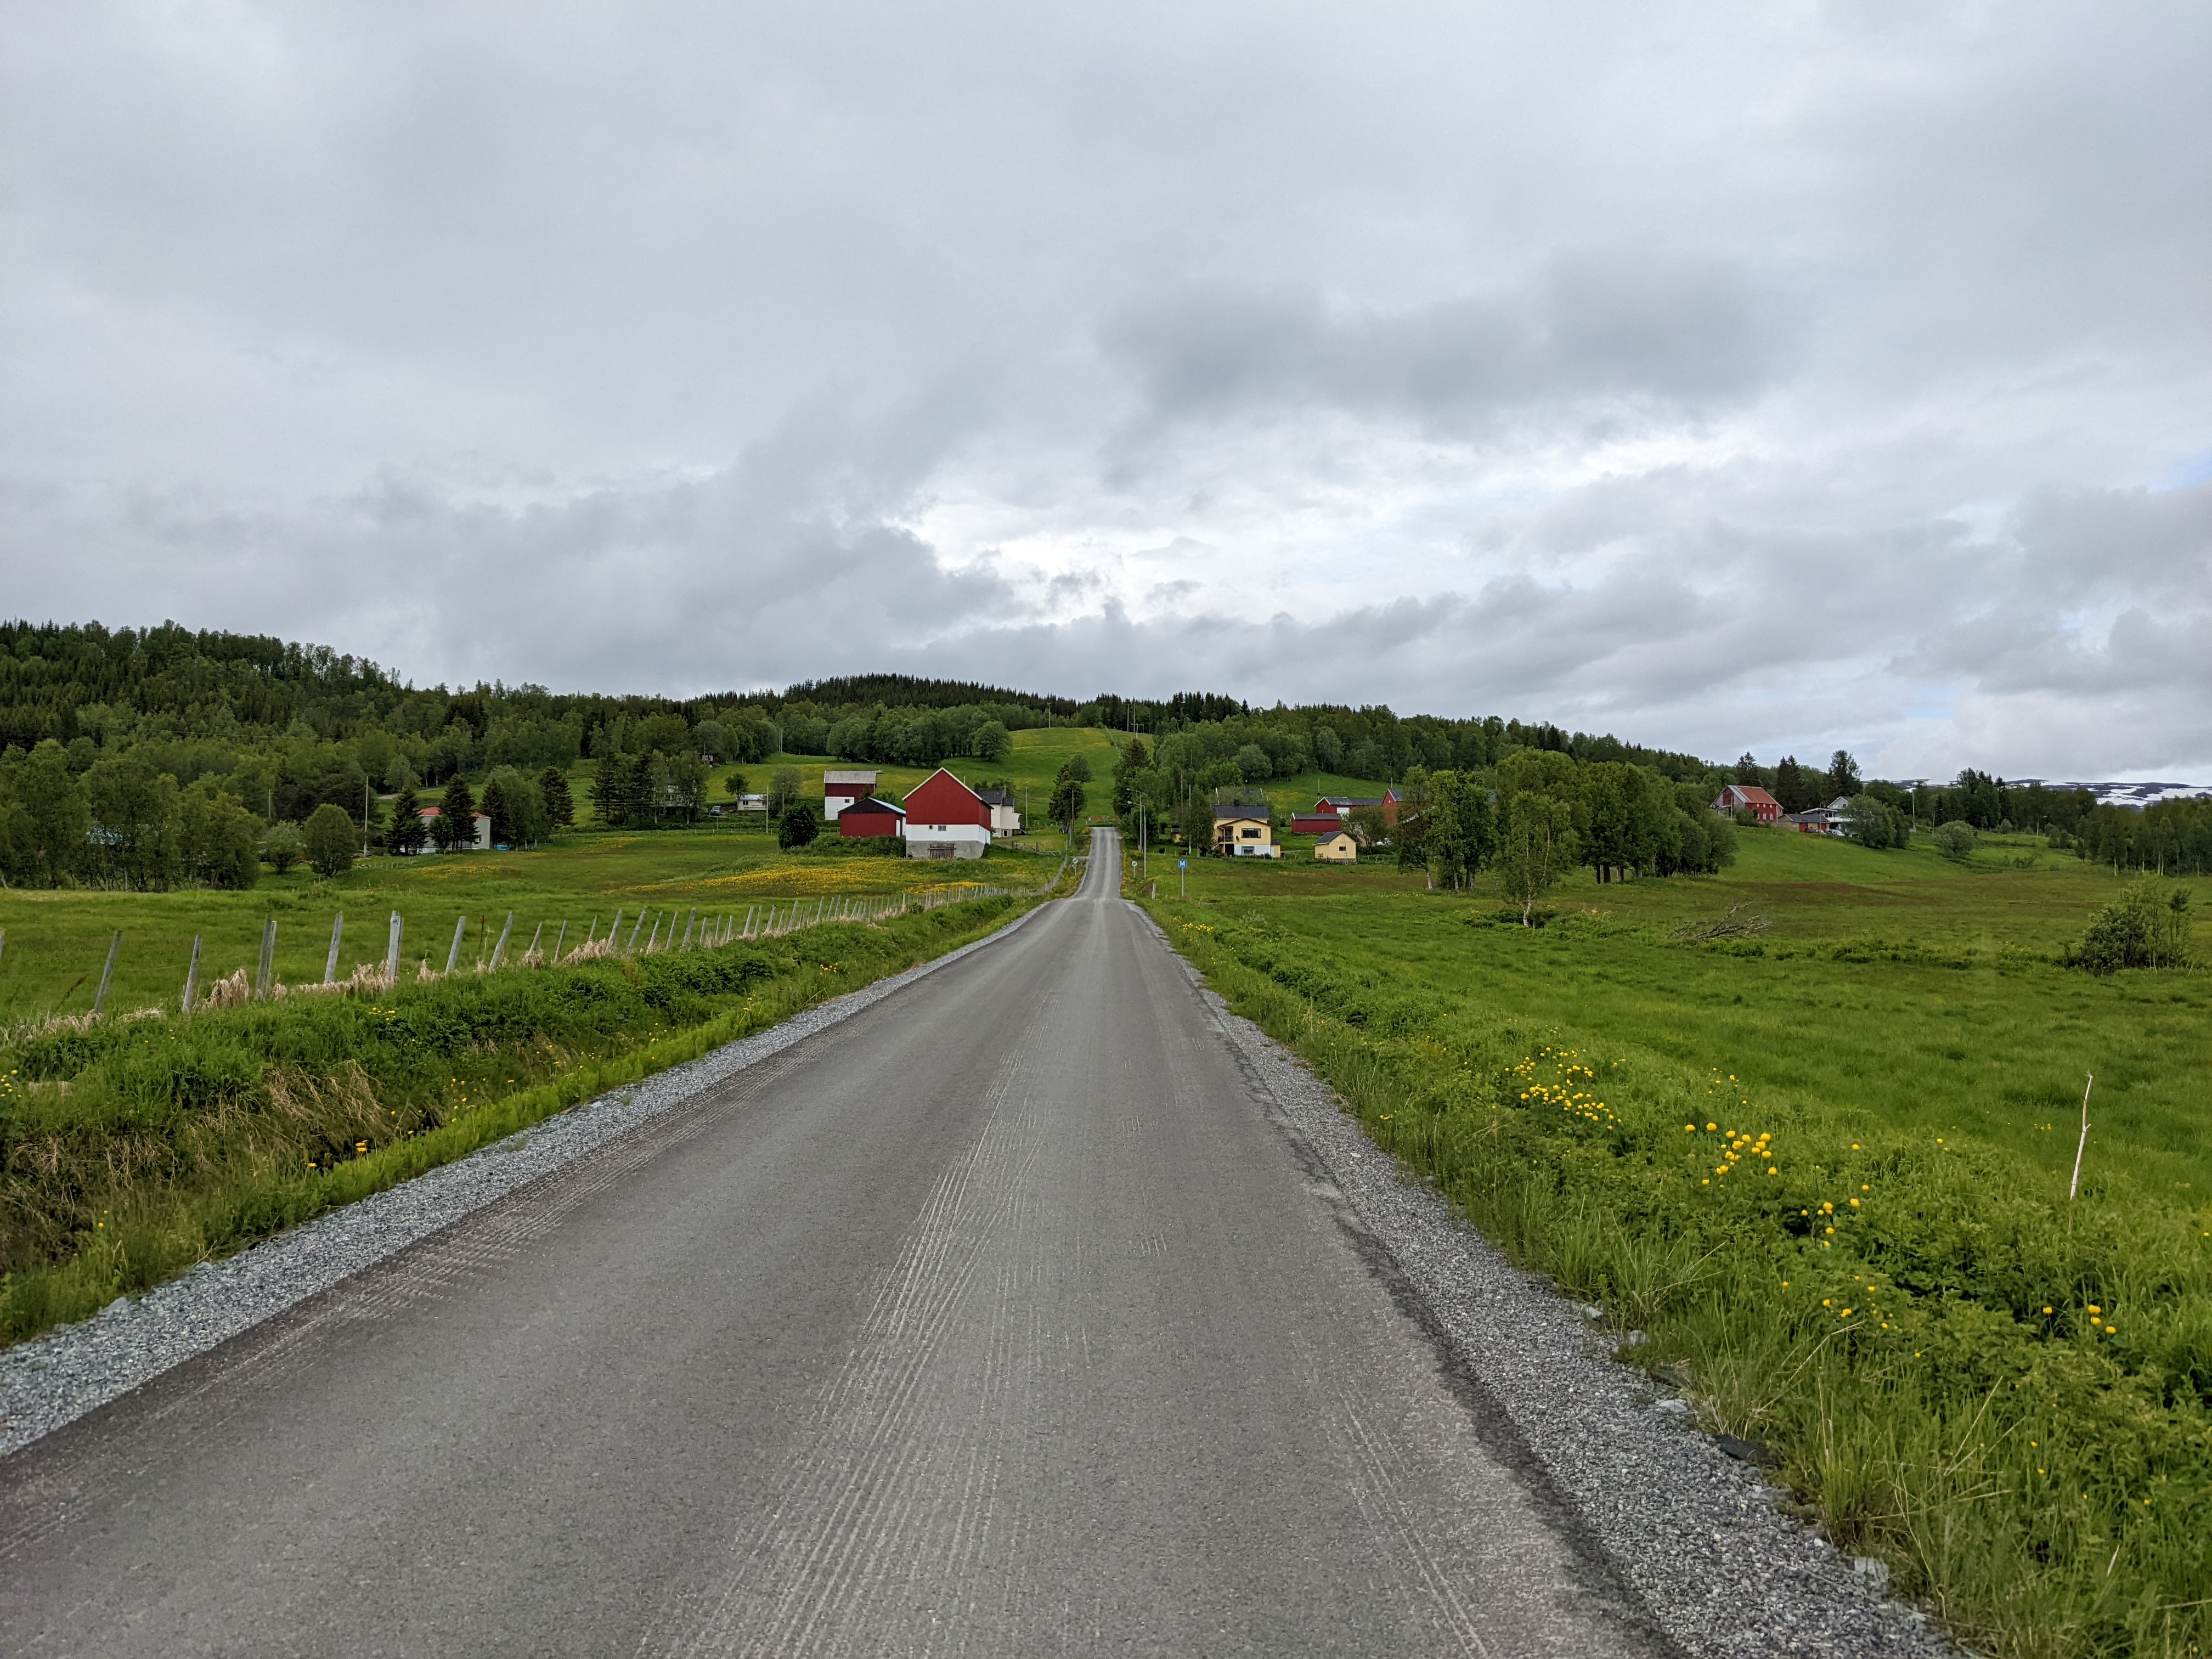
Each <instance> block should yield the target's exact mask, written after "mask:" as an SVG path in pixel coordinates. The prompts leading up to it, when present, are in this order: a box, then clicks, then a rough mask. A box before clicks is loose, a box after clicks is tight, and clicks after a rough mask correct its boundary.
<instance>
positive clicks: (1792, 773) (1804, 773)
mask: <svg viewBox="0 0 2212 1659" xmlns="http://www.w3.org/2000/svg"><path fill="white" fill-rule="evenodd" d="M1827 786H1828V780H1827V778H1826V775H1824V774H1822V773H1819V772H1810V771H1808V770H1806V769H1805V768H1803V767H1802V766H1800V765H1799V764H1798V763H1797V757H1796V756H1795V755H1784V757H1782V759H1781V761H1780V762H1779V763H1778V764H1777V765H1776V767H1775V769H1774V799H1777V800H1778V801H1780V802H1781V803H1782V810H1783V811H1785V812H1804V811H1810V810H1811V809H1812V808H1814V807H1815V806H1818V805H1820V803H1821V802H1822V801H1823V800H1826V799H1832V797H1830V796H1826V795H1824V794H1823V793H1821V792H1822V791H1823V790H1825V789H1826V787H1827Z"/></svg>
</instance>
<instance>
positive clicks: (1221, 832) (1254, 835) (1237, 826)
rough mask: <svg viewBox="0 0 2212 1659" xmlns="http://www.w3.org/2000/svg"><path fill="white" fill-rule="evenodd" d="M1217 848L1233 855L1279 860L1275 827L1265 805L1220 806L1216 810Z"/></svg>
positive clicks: (1215, 833) (1214, 843)
mask: <svg viewBox="0 0 2212 1659" xmlns="http://www.w3.org/2000/svg"><path fill="white" fill-rule="evenodd" d="M1213 850H1214V851H1215V852H1217V853H1219V854H1223V855H1225V856H1226V857H1229V858H1239V859H1279V858H1280V857H1282V856H1283V849H1282V848H1279V847H1278V846H1276V845H1275V829H1274V826H1273V824H1271V823H1268V822H1267V808H1266V807H1264V806H1220V807H1216V808H1215V809H1214V813H1213Z"/></svg>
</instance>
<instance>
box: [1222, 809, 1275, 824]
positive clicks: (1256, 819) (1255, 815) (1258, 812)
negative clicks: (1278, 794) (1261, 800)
mask: <svg viewBox="0 0 2212 1659" xmlns="http://www.w3.org/2000/svg"><path fill="white" fill-rule="evenodd" d="M1231 818H1240V819H1242V818H1249V819H1250V820H1251V821H1252V822H1253V823H1266V822H1267V808H1266V807H1264V806H1217V807H1215V808H1214V809H1213V821H1214V822H1215V823H1227V822H1228V821H1229V820H1230V819H1231Z"/></svg>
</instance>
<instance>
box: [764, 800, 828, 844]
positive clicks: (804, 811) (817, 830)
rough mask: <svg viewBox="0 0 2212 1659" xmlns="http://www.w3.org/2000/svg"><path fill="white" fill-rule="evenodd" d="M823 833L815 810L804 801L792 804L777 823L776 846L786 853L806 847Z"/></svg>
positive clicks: (796, 801) (784, 810)
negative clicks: (817, 821) (816, 819)
mask: <svg viewBox="0 0 2212 1659" xmlns="http://www.w3.org/2000/svg"><path fill="white" fill-rule="evenodd" d="M821 833H822V826H821V825H820V824H819V823H816V822H815V819H814V809H813V808H812V807H811V806H809V805H807V804H806V803H805V801H803V800H795V801H793V802H792V803H791V805H788V806H787V807H785V808H784V809H783V815H782V817H779V818H777V819H776V821H775V844H776V845H777V846H778V847H781V848H783V849H784V851H786V852H789V851H790V850H791V849H792V848H794V847H804V846H805V845H806V844H807V843H808V842H811V841H812V840H813V839H814V838H815V836H818V835H820V834H821Z"/></svg>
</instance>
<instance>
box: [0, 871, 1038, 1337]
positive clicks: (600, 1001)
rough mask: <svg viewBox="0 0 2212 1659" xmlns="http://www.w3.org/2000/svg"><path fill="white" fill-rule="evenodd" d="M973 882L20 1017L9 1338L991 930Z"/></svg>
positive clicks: (4, 1077) (1012, 902)
mask: <svg viewBox="0 0 2212 1659" xmlns="http://www.w3.org/2000/svg"><path fill="white" fill-rule="evenodd" d="M1042 896H1046V895H1045V893H1044V891H1043V890H1042V889H1040V890H1038V891H1037V893H1036V894H1034V895H1021V896H994V897H988V898H978V899H971V900H967V901H964V902H953V903H949V904H945V905H942V906H939V908H933V909H929V910H927V911H921V912H917V913H915V914H910V915H903V916H896V917H893V918H890V919H888V920H885V921H881V922H878V923H872V924H868V925H860V924H855V923H825V924H822V925H818V926H815V927H802V928H800V929H799V930H798V931H796V932H793V933H789V934H787V935H785V936H783V937H781V938H777V939H769V940H764V941H755V942H752V943H738V944H732V945H724V946H720V947H716V948H713V949H697V950H692V951H680V950H679V951H672V952H662V953H657V954H653V955H646V956H637V957H621V956H612V957H600V958H598V959H596V960H586V961H583V962H580V963H574V964H571V965H563V966H562V967H558V968H522V967H515V968H507V969H501V970H500V971H499V972H496V973H484V974H477V973H470V972H463V973H459V974H456V975H451V976H448V977H443V978H439V979H435V980H430V981H412V982H410V981H408V980H407V978H406V977H405V976H404V975H403V976H402V980H401V982H400V983H399V985H398V986H397V987H394V988H392V989H390V990H386V991H384V992H381V993H380V994H359V995H343V994H341V995H321V996H311V997H297V998H288V999H287V1000H283V1001H282V1002H273V1003H258V1004H250V1005H248V1006H243V1007H235V1008H227V1009H216V1010H211V1011H209V1012H203V1013H198V1014H195V1015H193V1016H192V1017H191V1018H189V1019H185V1018H176V1017H173V1016H172V1017H167V1018H158V1019H151V1018H149V1019H128V1020H126V1019H118V1018H109V1019H105V1020H101V1021H100V1022H97V1023H85V1024H78V1023H76V1022H65V1023H60V1024H49V1025H46V1026H45V1027H43V1028H35V1027H27V1028H19V1029H18V1030H16V1031H15V1033H14V1034H12V1038H11V1040H9V1041H8V1042H6V1043H5V1044H4V1045H0V1340H6V1341H11V1342H12V1341H20V1340H23V1339H24V1338H27V1337H30V1336H33V1335H36V1334H39V1333H40V1332H41V1331H43V1330H46V1329H48V1328H51V1327H52V1326H54V1325H56V1324H60V1323H64V1322H69V1321H71V1320H75V1319H79V1318H82V1317H84V1316H87V1315H88V1314H91V1313H93V1312H94V1311H96V1310H98V1309H99V1308H100V1307H101V1306H103V1305H105V1304H106V1303H108V1302H110V1301H112V1300H113V1299H114V1298H115V1297H118V1296H130V1295H135V1294H137V1293H139V1292H142V1291H145V1290H148V1289H149V1288H151V1287H152V1286H153V1285H157V1284H160V1283H161V1282H162V1281H164V1280H166V1279H170V1278H173V1277H174V1276H175V1275H176V1274H178V1273H181V1272H183V1271H185V1269H187V1268H189V1267H192V1266H193V1265H195V1264H196V1263H197V1262H199V1261H205V1260H209V1259H210V1258H214V1257H217V1256H221V1255H228V1254H229V1253H231V1252H233V1251H235V1250H238V1249H243V1248H245V1247H246V1245H249V1244H251V1243H254V1242H256V1241H257V1240H259V1239H262V1238H265V1237H270V1235H272V1234H275V1233H276V1232H280V1231H283V1230H284V1229H286V1228H288V1227H291V1226H295V1225H298V1224H299V1223H301V1222H302V1221H305V1220H307V1219H309V1218H312V1217H313V1216H316V1215H319V1214H320V1213H322V1212H325V1211H327V1210H331V1209H334V1208H337V1207H338V1206H342V1205H344V1204H348V1203H351V1202H352V1201H353V1200H356V1199H358V1198H362V1197H365V1196H367V1195H368V1194H371V1193H374V1192H378V1191H380V1190H382V1189H383V1188H386V1187H390V1186H392V1185H394V1184H396V1183H397V1182H401V1181H404V1180H406V1179H408V1178H409V1177H410V1176H415V1175H419V1174H421V1173H422V1171H424V1170H428V1169H431V1168H434V1167H435V1166H436V1165H438V1164H444V1163H447V1162H450V1161H452V1160H453V1159H454V1158H460V1157H463V1156H465V1154H467V1153H469V1152H473V1151H475V1150H477V1148H478V1147H481V1146H487V1145H489V1144H490V1143H491V1142H493V1141H495V1140H498V1139H501V1138H502V1137H504V1136H506V1135H508V1134H511V1133H513V1132H514V1131H515V1130H517V1129H520V1128H523V1127H527V1126H529V1125H530V1124H532V1123H535V1122H537V1121H539V1120H541V1119H543V1118H545V1117H547V1116H550V1115H552V1114H554V1113H556V1112H559V1111H562V1110H564V1109H567V1108H568V1107H570V1106H573V1105H574V1104H576V1103H579V1102H581V1101H584V1100H587V1099H590V1098H592V1097H594V1096H597V1095H599V1094H603V1093H605V1091H608V1090H609V1089H612V1088H617V1087H619V1086H621V1085H624V1084H627V1083H632V1082H635V1081H637V1080H638V1079H641V1078H644V1077H647V1076H649V1075H651V1074H653V1073H656V1072H659V1071H662V1070H665V1069H666V1068H667V1067H668V1066H674V1065H678V1064H680V1063H682V1062H683V1061H685V1060H692V1059H696V1058H697V1057H698V1056H699V1055H701V1054H705V1053H707V1052H708V1050H709V1049H711V1048H715V1047H717V1046H719V1045H720V1044H722V1043H725V1042H732V1041H734V1040H736V1039H738V1038H740V1037H743V1036H749V1035H750V1034H751V1033H753V1032H755V1031H758V1030H764V1029H766V1028H767V1027H769V1026H771V1025H774V1024H776V1023H778V1022H779V1021H781V1020H783V1019H786V1018H789V1017H790V1016H791V1015H793V1014H794V1013H797V1012H799V1011H800V1010H802V1009H805V1008H807V1007H811V1006H813V1005H814V1004H816V1003H818V1002H821V1001H823V1000H827V999H829V998H831V997H834V996H837V995H840V994H842V993H844V992H847V991H850V990H854V989H857V988H859V987H862V986H864V985H867V984H869V983H872V981H876V980H878V979H881V978H883V977H884V976H885V975H890V974H893V973H896V972H898V971H900V970H902V969H906V968H908V967H912V966H915V965H918V964H919V963H921V962H924V961H927V960H928V959H931V958H933V957H937V956H940V955H942V954H944V953H945V951H950V950H952V949H955V948H957V947H958V946H959V945H964V944H967V943H969V942H970V941H972V940H974V939H979V938H981V937H982V936H983V935H985V934H987V933H990V932H991V931H993V930H994V929H995V928H997V927H1000V926H1001V925H1003V924H1004V923H1005V922H1006V921H1009V920H1011V919H1012V917H1013V916H1014V915H1017V914H1018V913H1019V912H1020V911H1022V910H1024V909H1026V908H1030V906H1031V905H1033V904H1034V903H1035V902H1036V901H1037V899H1038V898H1039V897H1042Z"/></svg>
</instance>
